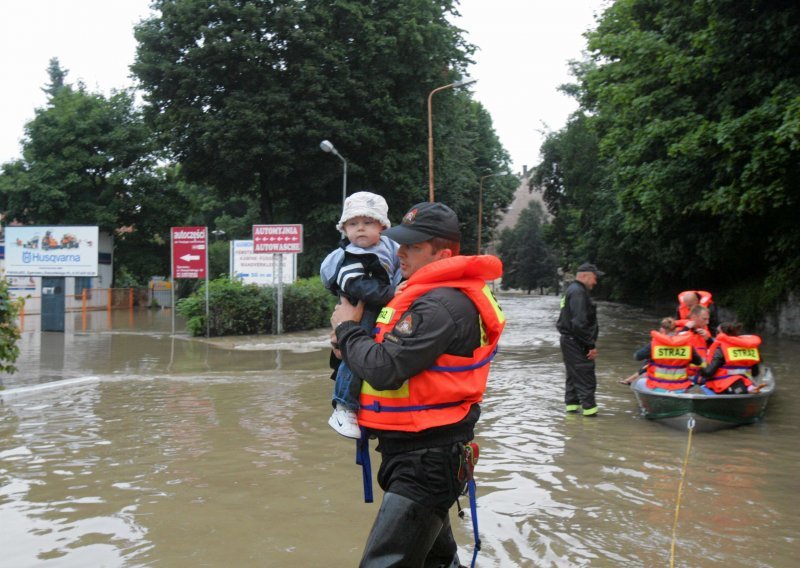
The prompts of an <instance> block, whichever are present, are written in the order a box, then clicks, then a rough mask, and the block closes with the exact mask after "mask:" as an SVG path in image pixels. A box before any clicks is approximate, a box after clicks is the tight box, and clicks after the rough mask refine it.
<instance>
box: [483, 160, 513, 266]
mask: <svg viewBox="0 0 800 568" xmlns="http://www.w3.org/2000/svg"><path fill="white" fill-rule="evenodd" d="M504 175H507V174H502V173H498V174H486V175H485V176H481V183H480V186H479V189H478V247H477V248H478V251H477V252H478V254H481V225H482V223H483V180H485V179H486V178H490V177H495V176H504Z"/></svg>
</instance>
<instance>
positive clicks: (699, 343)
mask: <svg viewBox="0 0 800 568" xmlns="http://www.w3.org/2000/svg"><path fill="white" fill-rule="evenodd" d="M687 323H689V320H688V319H680V320H675V329H681V328H683V327H686V324H687ZM703 329H704V330H706V333H707V334H708V336H709V337H712V334H711V330H710V329H708V326H707V325H705V326H703ZM686 333H688V334H689V335H690V336H691V341H692V347H693V348H694V350H695V351H697V354H698V355H700V357H702V359H703V361H705V360H706V357H707V356H708V343H706V339H705V337H703V336H702V335H700V334H699V333H695V332H694V331H692V330H687V331H686ZM697 369H699V367H698V366H697V365H691V366H690V367H689V376H690V377H693V376H695V375H696V374H697Z"/></svg>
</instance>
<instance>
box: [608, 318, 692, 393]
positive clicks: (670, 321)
mask: <svg viewBox="0 0 800 568" xmlns="http://www.w3.org/2000/svg"><path fill="white" fill-rule="evenodd" d="M658 331H659V332H661V333H663V334H664V335H675V334H676V333H677V332H678V330H677V329H675V319H674V318H671V317H666V318H663V319H662V320H661V322H660V324H659V326H658ZM650 343H651V342H648V343H647V345H644V346H642V347H640V348H639V349H637V350H636V351H635V352H634V354H633V358H634V359H636V360H637V361H646V360H647V359H649V358H650ZM646 371H647V365H645V366H643V367H642V368H641V369H639V370H638V371H636V372H635V373H633V374H632V375H630V376H629V377H626V378H624V379H622V380H620V383H621V384H623V385H629V384H631V383H632V382H633V381H635V380H636V379H637V377H639V376H640V375H643V374H644V373H645V372H646Z"/></svg>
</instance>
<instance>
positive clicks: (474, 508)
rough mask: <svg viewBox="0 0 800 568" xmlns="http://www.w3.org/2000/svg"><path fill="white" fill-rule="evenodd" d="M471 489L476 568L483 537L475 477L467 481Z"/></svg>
mask: <svg viewBox="0 0 800 568" xmlns="http://www.w3.org/2000/svg"><path fill="white" fill-rule="evenodd" d="M467 489H468V490H469V512H470V514H471V515H472V535H473V537H474V538H475V551H474V552H473V553H472V565H471V566H472V568H475V560H476V559H477V558H478V552H480V550H481V537H480V535H478V500H477V498H476V497H475V489H476V488H475V479H474V478H471V479H470V480H469V481H467Z"/></svg>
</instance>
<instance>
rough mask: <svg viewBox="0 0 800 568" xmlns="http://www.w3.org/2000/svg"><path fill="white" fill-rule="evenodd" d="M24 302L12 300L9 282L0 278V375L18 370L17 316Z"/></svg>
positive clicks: (18, 336) (20, 299)
mask: <svg viewBox="0 0 800 568" xmlns="http://www.w3.org/2000/svg"><path fill="white" fill-rule="evenodd" d="M23 301H24V300H22V298H19V299H16V300H12V299H11V297H10V296H9V293H8V281H6V279H5V278H0V373H13V372H14V371H16V370H17V368H16V367H15V366H14V363H15V362H16V360H17V357H19V346H18V345H17V341H19V338H20V332H19V327H18V326H17V316H18V315H19V310H20V308H21V307H22V302H23Z"/></svg>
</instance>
